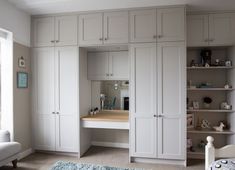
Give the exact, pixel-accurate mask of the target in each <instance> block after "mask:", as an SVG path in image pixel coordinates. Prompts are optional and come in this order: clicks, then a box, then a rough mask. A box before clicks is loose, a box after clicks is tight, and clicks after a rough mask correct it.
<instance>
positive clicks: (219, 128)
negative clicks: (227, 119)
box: [213, 122, 225, 132]
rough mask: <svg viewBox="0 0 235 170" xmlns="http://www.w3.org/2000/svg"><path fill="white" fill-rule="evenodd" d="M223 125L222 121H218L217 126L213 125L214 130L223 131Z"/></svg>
mask: <svg viewBox="0 0 235 170" xmlns="http://www.w3.org/2000/svg"><path fill="white" fill-rule="evenodd" d="M224 127H225V125H224V124H223V122H220V125H219V126H213V128H214V129H215V131H218V132H223V131H224Z"/></svg>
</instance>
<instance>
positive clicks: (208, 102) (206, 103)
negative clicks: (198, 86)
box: [203, 97, 213, 109]
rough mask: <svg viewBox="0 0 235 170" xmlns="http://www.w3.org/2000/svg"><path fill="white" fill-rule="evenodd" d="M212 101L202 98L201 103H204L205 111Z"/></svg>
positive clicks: (208, 98)
mask: <svg viewBox="0 0 235 170" xmlns="http://www.w3.org/2000/svg"><path fill="white" fill-rule="evenodd" d="M212 101H213V100H212V99H211V98H210V97H204V98H203V103H204V107H205V108H206V109H209V108H210V105H211V103H212Z"/></svg>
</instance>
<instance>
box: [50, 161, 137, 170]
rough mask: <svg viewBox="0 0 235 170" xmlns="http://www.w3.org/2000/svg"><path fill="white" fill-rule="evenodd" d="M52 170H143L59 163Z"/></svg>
mask: <svg viewBox="0 0 235 170" xmlns="http://www.w3.org/2000/svg"><path fill="white" fill-rule="evenodd" d="M51 170H141V169H134V168H118V167H110V166H101V165H93V164H84V163H73V162H64V161H59V162H57V163H55V165H54V166H53V167H52V168H51Z"/></svg>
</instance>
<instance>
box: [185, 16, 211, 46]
mask: <svg viewBox="0 0 235 170" xmlns="http://www.w3.org/2000/svg"><path fill="white" fill-rule="evenodd" d="M208 26H209V25H208V15H188V16H187V46H188V47H198V46H199V47H201V46H208V42H209V39H208V38H209V34H208V29H209V28H208Z"/></svg>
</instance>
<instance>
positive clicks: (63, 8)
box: [8, 0, 235, 15]
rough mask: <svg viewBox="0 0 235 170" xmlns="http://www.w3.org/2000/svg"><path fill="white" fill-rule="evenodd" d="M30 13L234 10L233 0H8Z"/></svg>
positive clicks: (234, 1)
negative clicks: (151, 8) (173, 8)
mask: <svg viewBox="0 0 235 170" xmlns="http://www.w3.org/2000/svg"><path fill="white" fill-rule="evenodd" d="M8 1H10V2H11V3H12V4H14V5H15V6H17V7H18V8H20V9H23V10H24V11H26V12H28V13H30V14H32V15H37V14H50V13H64V12H77V11H90V10H104V9H119V8H132V7H148V6H162V5H180V4H187V5H188V8H187V10H189V11H207V10H209V11H215V10H235V0H8Z"/></svg>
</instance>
